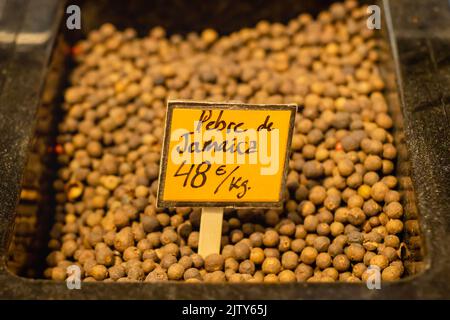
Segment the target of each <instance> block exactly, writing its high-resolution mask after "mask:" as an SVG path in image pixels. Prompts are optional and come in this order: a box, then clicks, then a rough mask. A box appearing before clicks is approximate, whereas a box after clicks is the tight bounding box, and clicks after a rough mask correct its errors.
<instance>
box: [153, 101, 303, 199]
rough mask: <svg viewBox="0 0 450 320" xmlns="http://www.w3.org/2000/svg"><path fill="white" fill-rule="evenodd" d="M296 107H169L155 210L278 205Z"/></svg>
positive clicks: (171, 104)
mask: <svg viewBox="0 0 450 320" xmlns="http://www.w3.org/2000/svg"><path fill="white" fill-rule="evenodd" d="M295 111H296V106H295V105H248V104H235V103H221V104H214V103H207V102H183V101H171V102H169V104H168V111H167V120H166V134H165V138H164V147H163V156H162V163H161V176H160V185H159V190H158V206H160V207H162V206H197V205H198V206H202V207H205V206H216V207H218V206H236V207H239V206H240V207H242V206H254V207H258V206H274V205H277V204H279V203H280V202H281V197H282V191H283V185H284V179H285V174H286V168H287V162H288V158H289V148H290V141H291V137H292V129H293V124H294V117H295Z"/></svg>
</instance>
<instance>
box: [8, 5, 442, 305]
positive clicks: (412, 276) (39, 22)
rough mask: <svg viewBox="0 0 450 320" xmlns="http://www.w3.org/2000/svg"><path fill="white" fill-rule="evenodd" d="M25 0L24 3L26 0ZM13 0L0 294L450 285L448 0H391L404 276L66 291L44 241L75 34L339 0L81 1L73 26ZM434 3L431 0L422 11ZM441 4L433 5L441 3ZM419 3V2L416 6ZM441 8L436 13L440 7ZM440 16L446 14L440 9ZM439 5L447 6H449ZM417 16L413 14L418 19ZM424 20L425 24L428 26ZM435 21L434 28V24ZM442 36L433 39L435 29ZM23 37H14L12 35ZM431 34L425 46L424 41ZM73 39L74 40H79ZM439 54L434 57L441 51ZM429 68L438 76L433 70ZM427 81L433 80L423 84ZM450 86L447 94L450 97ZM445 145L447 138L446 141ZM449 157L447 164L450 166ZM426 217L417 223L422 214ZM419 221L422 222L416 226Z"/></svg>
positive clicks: (388, 16) (264, 292)
mask: <svg viewBox="0 0 450 320" xmlns="http://www.w3.org/2000/svg"><path fill="white" fill-rule="evenodd" d="M19 2H20V4H21V5H20V10H17V9H18V7H16V6H17V3H19ZM19 2H17V3H16V2H15V3H13V2H12V1H10V2H6V6H5V7H4V8H3V11H4V14H5V16H6V17H7V18H8V19H7V20H6V21H5V24H6V26H7V28H8V29H9V30H10V31H11V33H12V34H17V36H16V37H15V38H13V39H15V40H11V42H9V43H8V42H5V44H3V45H2V46H1V47H0V53H1V55H2V56H3V55H5V57H6V59H3V61H2V62H1V67H2V68H3V69H4V70H7V71H8V73H7V74H8V76H7V77H5V78H4V80H3V79H1V81H2V82H0V84H2V87H1V88H2V89H1V91H0V108H1V109H0V110H1V114H0V120H1V122H0V123H1V127H0V130H1V137H0V141H1V146H2V149H5V150H6V152H2V153H1V155H0V169H1V172H2V177H1V184H0V201H1V208H0V218H1V220H0V256H1V258H2V259H1V261H0V262H1V266H0V297H2V298H39V299H74V298H88V299H100V298H107V299H110V298H112V299H114V298H116V299H121V298H126V299H134V298H136V299H139V298H153V299H170V298H181V299H197V298H199V299H202V298H203V299H211V298H220V299H237V298H253V299H270V298H273V299H307V298H309V299H315V298H318V299H320V298H384V299H390V298H432V297H444V296H445V295H446V294H447V296H448V292H449V285H448V283H446V279H448V272H447V271H449V267H448V263H447V262H448V259H450V258H449V255H448V253H449V252H448V251H449V250H450V249H449V248H448V247H447V246H445V245H444V244H445V243H446V242H447V240H448V239H447V238H448V235H447V234H446V226H447V225H448V223H449V221H450V210H449V205H448V201H446V200H448V199H449V194H448V188H446V187H447V186H448V183H449V178H450V175H449V171H448V154H447V155H446V152H445V150H447V151H448V143H449V141H450V140H449V139H448V137H449V128H448V122H447V123H446V122H445V120H447V121H448V116H447V114H448V113H446V112H448V101H447V100H448V99H447V100H445V95H444V92H445V84H448V78H446V77H445V76H446V75H448V68H446V61H448V52H449V51H448V50H445V49H446V48H447V49H448V39H445V38H439V36H438V35H437V32H438V30H439V28H440V24H442V25H444V24H445V21H446V19H445V17H447V18H448V17H449V16H450V13H449V8H448V6H446V5H447V4H446V3H444V2H443V1H431V2H432V3H430V1H428V2H427V3H425V1H415V4H416V5H415V6H413V7H414V9H413V8H411V5H410V3H406V2H407V1H395V2H394V1H383V2H380V3H377V4H378V5H379V6H380V7H381V8H382V17H383V19H382V22H383V24H382V28H381V31H380V37H382V38H384V39H385V44H386V46H385V47H384V48H383V47H382V48H380V51H379V54H380V57H381V60H382V63H381V65H380V68H381V72H382V75H383V78H384V80H385V82H386V90H385V92H384V93H385V98H386V100H387V103H388V106H389V113H390V114H391V115H392V118H393V120H394V130H393V136H394V140H395V144H396V147H397V150H398V155H397V163H396V176H397V178H398V181H399V184H400V190H401V194H402V203H403V207H404V210H405V215H404V223H405V224H406V223H407V222H406V221H410V223H409V225H411V227H410V228H405V230H406V231H405V232H404V233H403V234H402V241H403V243H404V246H402V247H400V248H399V254H400V255H401V257H402V260H403V261H404V265H405V274H404V276H403V277H402V279H401V280H397V281H393V282H383V283H382V289H381V290H369V289H368V288H367V286H366V284H365V283H343V282H335V283H310V282H300V283H292V284H256V283H255V284H231V283H224V284H209V283H204V284H203V283H201V284H185V283H175V282H161V283H145V282H135V283H102V282H96V283H88V282H83V284H82V289H81V290H69V289H68V288H67V286H66V283H65V282H56V281H52V280H45V279H44V270H45V268H46V259H45V258H46V256H47V255H48V253H49V249H48V247H47V243H48V241H49V239H50V236H49V234H50V230H51V226H52V224H53V223H54V214H55V212H54V206H55V200H54V198H53V189H52V188H53V186H52V184H53V181H54V180H55V178H56V170H57V166H58V165H57V161H56V157H57V153H58V150H57V147H56V146H57V145H56V135H57V134H58V123H59V121H61V119H62V116H63V112H62V109H61V105H62V102H63V99H64V98H63V92H64V90H65V88H67V86H68V78H69V75H70V72H71V70H72V69H73V67H74V65H75V63H74V61H73V59H72V57H71V55H70V52H71V48H73V46H74V44H75V43H76V41H78V40H80V39H82V38H84V37H85V36H86V35H87V33H88V32H90V31H91V30H94V29H96V28H98V27H99V26H100V25H102V24H103V23H106V22H110V23H113V24H114V25H116V26H117V27H118V28H119V29H120V28H126V27H134V28H135V29H136V30H137V32H138V34H140V35H144V34H145V33H146V32H148V30H149V29H150V28H151V27H153V26H158V25H161V26H163V27H164V28H166V30H167V32H168V33H169V34H176V33H179V34H182V35H186V34H187V32H190V31H197V32H199V31H201V30H203V29H205V28H209V27H212V28H215V29H216V30H217V31H218V32H219V34H224V35H226V34H229V33H231V32H233V31H236V30H239V29H241V28H244V27H251V26H254V25H255V24H256V23H257V22H258V21H260V20H262V19H266V20H269V21H279V22H282V23H286V22H287V21H289V19H292V18H294V17H295V16H297V15H298V14H300V13H302V12H309V13H311V14H312V15H317V14H318V13H319V12H320V10H323V9H325V8H326V7H327V6H328V5H329V4H330V3H331V1H321V2H320V4H319V3H317V2H314V1H289V0H286V1H281V2H279V1H277V2H270V3H264V4H263V3H261V2H260V1H250V0H249V1H240V2H239V4H238V5H236V2H233V1H221V2H220V5H218V4H216V3H205V2H202V1H190V2H189V3H188V2H181V1H170V2H167V1H154V2H152V3H151V4H150V3H149V2H145V1H131V2H121V1H117V2H107V1H95V2H93V1H81V2H77V4H78V5H79V6H80V8H81V13H82V30H81V31H78V30H68V29H67V28H66V25H65V18H66V15H65V13H64V10H65V6H64V3H62V2H60V1H56V0H40V1H31V0H29V1H26V0H23V1H19ZM418 7H419V8H421V7H424V8H425V7H427V8H433V10H422V11H417V8H418ZM440 7H441V9H442V10H438V9H436V8H440ZM410 10H414V12H411V11H410ZM438 11H439V12H438ZM435 15H438V16H439V19H436V18H434V17H435ZM441 16H442V17H441ZM410 17H411V18H410ZM419 27H420V28H419ZM425 30H426V31H425ZM435 33H436V37H435V38H434V39H433V40H432V41H430V40H429V38H428V37H431V35H434V34H435ZM14 41H15V42H14ZM424 43H425V44H426V47H424V46H422V44H424ZM72 50H73V49H72ZM436 61H437V62H436ZM432 75H436V77H433V76H432ZM422 81H425V82H426V83H427V85H425V86H424V85H423V84H422V83H423V82H422ZM443 95H444V98H442V96H443ZM446 147H447V148H446ZM446 165H447V169H446ZM417 223H418V224H417ZM418 225H420V228H418Z"/></svg>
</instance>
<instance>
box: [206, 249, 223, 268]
mask: <svg viewBox="0 0 450 320" xmlns="http://www.w3.org/2000/svg"><path fill="white" fill-rule="evenodd" d="M224 261H225V260H224V258H223V257H222V256H221V255H220V254H217V253H213V254H210V255H208V256H207V257H206V258H205V269H206V271H208V272H214V271H220V270H222V268H223V264H224Z"/></svg>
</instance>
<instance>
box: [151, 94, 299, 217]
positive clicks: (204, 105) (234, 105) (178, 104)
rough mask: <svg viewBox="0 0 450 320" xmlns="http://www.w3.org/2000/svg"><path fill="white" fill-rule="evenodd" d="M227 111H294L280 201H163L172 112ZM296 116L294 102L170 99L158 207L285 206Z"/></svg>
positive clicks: (160, 168)
mask: <svg viewBox="0 0 450 320" xmlns="http://www.w3.org/2000/svg"><path fill="white" fill-rule="evenodd" d="M174 108H180V109H200V110H202V109H226V110H233V109H235V110H236V109H237V110H287V111H290V112H291V115H290V118H289V129H288V139H287V140H288V141H287V142H286V153H285V159H284V160H285V161H284V168H283V170H284V172H283V175H282V179H281V186H280V195H279V199H280V200H278V201H262V202H259V201H246V202H232V201H212V202H198V201H166V200H163V199H162V195H163V193H164V187H165V182H166V181H165V180H166V169H167V154H168V152H169V144H170V143H169V141H168V139H169V134H170V129H171V124H172V115H173V109H174ZM296 113H297V105H296V104H293V103H287V104H254V103H251V104H247V103H243V102H212V101H194V100H168V101H167V111H166V119H165V126H166V127H165V130H164V137H163V146H162V150H161V151H162V152H161V160H160V163H159V180H158V191H157V194H156V207H157V208H173V207H223V208H275V207H280V206H282V204H283V192H284V189H285V187H286V178H287V173H288V168H289V159H290V153H291V142H292V139H290V137H292V134H293V131H294V123H295V116H296Z"/></svg>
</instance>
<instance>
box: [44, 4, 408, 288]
mask: <svg viewBox="0 0 450 320" xmlns="http://www.w3.org/2000/svg"><path fill="white" fill-rule="evenodd" d="M379 41H380V40H378V39H377V38H375V37H374V32H373V30H369V29H368V28H367V27H366V7H365V6H358V4H357V2H356V1H355V0H346V1H345V2H343V3H335V4H333V5H332V6H331V7H330V8H329V10H328V11H323V12H321V13H320V14H319V15H318V16H317V18H315V19H314V18H313V17H311V16H310V15H308V14H301V15H300V16H299V17H298V18H296V19H294V20H291V21H290V22H289V23H288V24H286V25H284V24H281V23H269V22H266V21H261V22H259V23H258V24H257V25H256V26H255V27H254V28H244V29H242V30H240V31H237V32H234V33H232V34H230V35H228V36H222V37H219V36H218V34H217V33H216V32H215V31H214V30H211V29H208V30H204V31H203V32H202V33H201V34H196V33H190V34H188V35H187V36H186V37H185V38H183V37H181V36H179V35H172V36H167V35H166V33H165V31H164V30H163V29H162V28H160V27H156V28H153V29H152V30H151V31H150V33H149V34H148V36H146V37H144V38H138V37H137V35H136V32H135V31H134V30H133V29H126V30H124V31H118V30H116V29H115V28H114V26H112V25H111V24H105V25H103V26H102V27H101V28H100V29H99V30H96V31H93V32H91V33H90V34H89V36H88V38H87V39H86V40H85V41H82V42H80V43H79V44H78V45H77V46H76V47H75V48H74V53H75V54H76V60H77V62H78V64H77V67H76V68H75V70H74V71H73V73H72V75H71V87H70V88H68V89H67V91H66V93H65V103H64V105H63V109H64V110H65V112H66V114H65V117H64V120H63V122H62V123H61V124H60V126H59V132H60V134H59V136H58V143H59V144H60V145H61V146H62V150H63V152H62V153H61V154H60V155H59V157H58V161H59V164H60V166H61V168H60V170H59V171H58V179H57V180H56V181H55V183H54V188H55V190H56V200H57V203H58V205H57V208H56V209H57V212H56V222H55V224H54V226H53V228H52V230H51V240H50V242H49V247H50V249H51V250H52V252H51V253H50V255H49V256H48V258H47V263H48V268H47V269H46V271H45V275H46V277H48V278H51V279H54V280H64V279H65V278H66V276H67V275H66V268H67V266H69V265H72V264H77V265H79V266H80V267H81V269H82V277H83V280H84V281H120V282H122V281H147V282H153V281H167V280H184V281H186V282H200V281H205V282H225V281H229V282H270V283H274V282H295V281H308V282H312V281H316V282H317V281H318V282H331V281H347V282H360V281H364V280H365V279H366V278H367V276H368V272H367V269H368V267H369V266H371V265H375V266H378V267H379V268H380V270H381V272H382V279H383V280H396V279H399V278H400V277H401V276H402V274H403V272H404V267H403V263H402V261H401V259H400V257H399V253H398V252H399V248H400V247H401V237H400V234H401V232H402V230H403V222H402V216H403V207H402V205H401V204H400V195H399V192H398V191H397V190H396V189H397V179H396V178H395V176H394V175H393V174H394V161H395V159H396V153H397V151H396V148H395V146H394V145H393V137H392V135H391V133H390V132H389V130H390V129H391V128H392V126H393V121H392V119H391V117H390V116H389V115H388V106H387V104H386V101H385V99H384V97H383V95H382V93H381V92H382V90H383V88H384V82H383V80H382V78H381V76H380V72H379V69H378V66H377V63H378V60H379V59H380V56H379V45H380V42H379ZM168 98H171V99H175V98H177V99H194V100H209V101H243V102H249V103H297V104H298V105H299V106H301V108H300V109H299V114H298V116H297V119H296V132H295V135H294V137H293V142H292V153H291V161H290V163H289V166H290V171H289V174H288V178H287V190H286V201H285V204H284V208H282V209H270V210H226V211H225V220H224V223H223V237H222V249H221V254H220V255H219V254H214V255H210V256H208V257H206V258H205V259H203V258H202V257H200V256H199V255H198V254H196V251H197V246H198V239H199V233H198V229H199V221H200V210H199V209H192V208H176V209H169V208H168V209H164V210H160V209H157V208H156V207H155V195H156V190H157V179H158V172H159V160H160V149H161V140H162V134H163V129H164V128H163V126H164V113H165V106H166V100H167V99H168ZM180 192H181V190H180Z"/></svg>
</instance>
